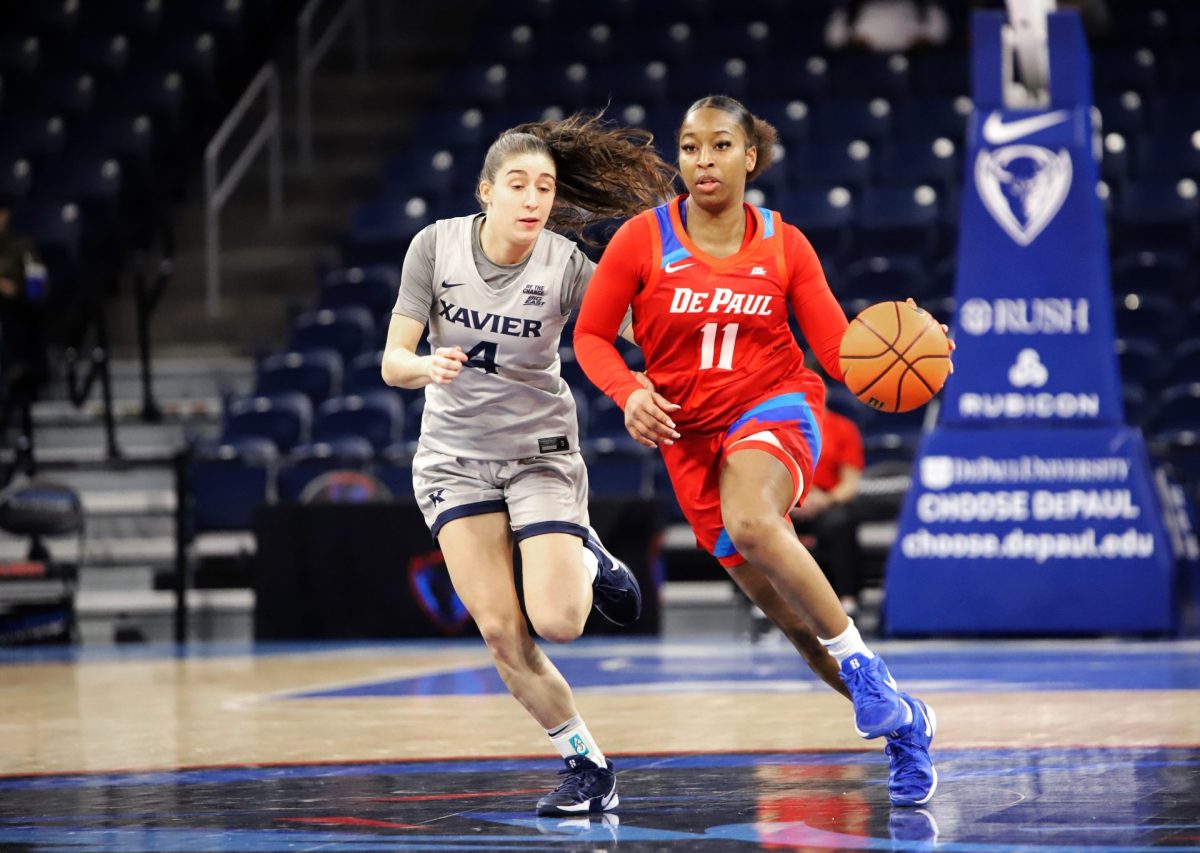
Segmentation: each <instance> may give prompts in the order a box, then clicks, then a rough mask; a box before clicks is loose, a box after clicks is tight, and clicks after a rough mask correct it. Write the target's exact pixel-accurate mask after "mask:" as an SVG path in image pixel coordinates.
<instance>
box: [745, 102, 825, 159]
mask: <svg viewBox="0 0 1200 853" xmlns="http://www.w3.org/2000/svg"><path fill="white" fill-rule="evenodd" d="M757 113H758V115H759V116H761V117H762V118H763V120H764V121H767V122H769V123H770V124H771V125H772V126H773V127H774V128H775V130H777V131H778V132H779V139H780V141H781V142H783V144H784V145H788V146H792V147H796V146H798V145H800V144H801V143H804V142H807V141H808V138H809V135H810V133H811V132H812V110H811V109H809V106H808V104H807V103H806V102H804V101H801V100H791V101H766V102H764V103H763V104H761V105H760V106H759V107H758V109H757ZM797 150H799V149H797Z"/></svg>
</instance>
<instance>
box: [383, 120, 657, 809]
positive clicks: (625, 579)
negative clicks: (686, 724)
mask: <svg viewBox="0 0 1200 853" xmlns="http://www.w3.org/2000/svg"><path fill="white" fill-rule="evenodd" d="M673 178H674V170H673V169H672V168H671V167H670V166H668V165H667V164H665V163H664V162H663V161H662V160H661V159H660V158H659V157H658V155H657V154H656V153H655V152H654V149H653V147H652V146H651V144H650V139H649V137H648V135H646V134H644V133H642V132H640V131H631V130H626V129H622V128H614V127H610V126H607V125H605V124H603V123H601V122H600V121H599V120H598V119H597V118H588V117H582V116H572V117H571V118H568V119H565V120H563V121H560V122H539V123H536V124H531V125H524V126H522V127H520V128H517V129H515V130H513V131H508V132H506V133H504V134H502V135H501V136H500V137H499V138H498V139H497V140H496V142H495V143H493V144H492V146H491V148H490V149H489V150H488V153H487V156H486V157H485V159H484V163H483V169H482V171H481V174H480V177H479V183H478V189H477V191H476V197H477V198H478V200H479V202H480V205H481V207H482V209H483V213H482V214H481V215H475V216H465V217H461V218H457V219H447V220H441V221H439V222H436V223H435V224H433V225H430V226H429V227H427V228H426V229H425V230H423V231H422V232H421V233H420V234H418V235H417V237H416V238H414V240H413V242H412V244H411V245H410V247H409V250H408V254H407V256H406V257H405V260H404V268H403V272H402V275H401V285H400V293H399V296H398V297H397V300H396V306H395V308H394V310H393V314H392V320H391V326H390V328H389V329H388V341H387V347H386V350H385V353H384V359H383V378H384V381H385V382H387V383H388V384H389V385H394V386H399V387H404V388H420V387H424V388H425V389H426V390H425V411H424V415H423V417H422V421H421V436H420V440H419V442H418V449H417V453H416V457H415V458H414V460H413V486H414V491H415V493H416V497H417V501H418V503H419V505H420V507H421V510H422V512H423V513H424V515H425V520H426V522H427V523H428V524H429V528H430V531H431V532H432V533H433V535H434V537H435V538H436V539H437V540H438V543H439V545H440V547H441V550H442V554H443V556H444V557H445V560H446V566H447V568H448V569H449V572H450V577H451V580H452V581H453V583H454V588H455V590H456V591H457V592H458V595H459V597H460V598H461V599H462V601H463V604H464V605H466V607H467V609H468V610H469V611H470V613H471V615H472V616H473V617H474V619H475V623H476V625H477V626H478V627H479V630H480V632H481V633H482V635H483V639H484V641H485V642H486V643H487V645H488V648H489V650H490V651H491V653H492V657H493V659H494V660H495V663H496V668H497V670H498V671H499V673H500V676H501V678H503V679H504V683H505V684H506V685H507V686H508V688H509V691H510V692H511V693H512V695H513V696H514V697H515V698H516V699H517V701H518V702H520V703H521V704H522V705H523V706H524V707H525V709H526V710H527V711H529V713H530V714H531V715H532V716H533V717H534V719H536V720H537V721H538V722H539V723H540V724H541V725H542V727H543V728H544V729H545V730H546V733H547V735H549V737H550V740H551V741H552V743H553V744H554V745H555V747H556V748H557V749H558V751H559V753H560V755H562V757H563V759H564V761H565V762H566V770H565V771H563V773H564V775H565V777H566V778H565V779H564V781H563V782H562V784H561V785H560V786H559V787H558V788H557V789H556V790H554V791H553V792H551V793H549V794H547V795H546V796H545V797H543V798H542V799H541V800H540V801H539V802H538V805H537V811H538V814H541V815H556V814H566V815H579V814H587V813H593V812H604V811H609V810H611V809H614V808H616V806H617V803H618V797H617V787H616V776H615V774H614V772H613V766H612V762H611V761H609V760H608V759H606V758H605V756H604V753H603V752H602V751H601V750H600V747H599V746H598V745H597V743H596V741H595V739H594V738H593V737H592V734H591V732H590V731H589V730H588V727H587V726H586V725H585V724H584V722H583V720H582V719H581V718H580V716H579V712H578V710H577V708H576V706H575V700H574V697H573V696H572V694H571V689H570V687H569V686H568V685H567V683H566V681H565V680H564V679H563V677H562V675H561V674H560V673H559V671H558V670H557V669H556V668H555V667H554V664H553V663H552V662H551V661H550V659H549V658H548V657H547V656H546V655H545V653H543V652H542V650H541V649H540V648H539V647H538V646H537V645H536V644H535V643H534V642H533V640H532V638H531V637H530V635H529V632H528V630H527V628H526V621H525V616H524V615H523V614H522V612H521V607H520V604H519V603H518V598H517V590H516V586H515V583H514V579H513V566H512V543H513V541H515V542H516V543H517V545H518V547H519V548H520V549H521V564H522V569H523V592H524V598H525V609H526V611H527V613H528V616H529V621H530V622H531V623H532V625H533V627H534V630H535V631H536V632H537V633H538V634H539V635H541V637H543V638H544V639H546V640H549V641H551V642H568V641H570V640H573V639H575V638H576V637H578V636H579V635H580V633H581V632H582V631H583V626H584V623H585V622H586V620H587V616H588V613H589V611H590V610H591V608H592V606H593V605H594V606H595V607H596V609H597V610H599V611H600V613H601V614H602V615H603V616H605V617H606V618H607V619H609V620H610V621H613V622H615V623H617V624H628V623H630V622H632V621H634V620H635V619H636V618H637V617H638V615H639V613H640V611H641V591H640V590H639V589H638V585H637V581H636V580H635V579H634V577H633V575H632V573H631V572H630V571H629V570H628V569H627V568H626V567H625V566H624V565H623V564H621V563H620V562H619V561H617V560H616V559H615V558H613V557H612V555H611V554H609V553H608V552H607V551H606V550H605V549H604V547H603V545H602V544H601V543H600V541H599V539H598V538H597V537H596V535H595V532H594V531H593V530H592V529H591V528H590V526H589V524H588V522H589V519H588V509H587V497H588V486H587V469H586V468H585V467H584V463H583V459H582V456H581V454H580V452H579V436H578V426H577V421H576V416H575V403H574V399H573V398H572V396H571V392H570V390H569V389H568V388H567V385H566V383H565V382H564V381H563V380H562V378H561V376H560V374H559V367H560V365H559V358H558V346H559V338H560V337H561V334H562V330H563V327H564V325H565V324H566V322H567V318H568V317H569V316H570V313H571V311H573V310H574V309H575V308H576V307H577V306H578V305H579V303H580V301H581V300H582V295H583V290H584V288H585V286H586V285H587V281H588V279H589V278H590V277H591V273H592V269H593V267H594V265H593V264H592V262H591V261H589V260H588V259H587V257H586V256H584V254H583V253H582V252H581V251H580V250H579V249H578V248H577V247H576V246H575V245H574V243H572V242H571V241H570V240H568V239H567V238H566V237H563V236H560V235H559V234H557V233H554V232H553V231H550V230H547V226H548V225H549V226H550V227H553V228H556V229H559V230H564V231H567V232H569V233H570V232H573V233H581V231H582V228H583V226H585V225H586V224H587V223H588V222H589V221H593V220H603V219H609V218H613V217H618V216H620V217H628V216H632V215H634V214H636V213H637V212H639V211H640V210H642V209H644V208H645V207H648V206H653V205H655V204H658V203H660V200H661V199H664V198H667V197H670V196H671V195H672V194H673V190H672V188H671V182H672V180H673ZM426 325H428V327H429V344H430V354H429V355H418V354H417V352H416V347H417V344H418V342H419V341H420V339H421V335H422V333H423V332H424V330H425V327H426Z"/></svg>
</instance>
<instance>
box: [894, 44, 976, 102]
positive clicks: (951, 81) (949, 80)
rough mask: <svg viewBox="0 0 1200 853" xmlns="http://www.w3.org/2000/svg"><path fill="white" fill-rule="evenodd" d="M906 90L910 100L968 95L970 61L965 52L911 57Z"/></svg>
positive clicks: (934, 52)
mask: <svg viewBox="0 0 1200 853" xmlns="http://www.w3.org/2000/svg"><path fill="white" fill-rule="evenodd" d="M911 62H912V67H911V69H910V70H909V87H910V89H911V91H912V95H913V97H914V98H929V97H934V98H942V97H950V98H954V97H958V96H960V95H970V94H971V72H970V68H971V60H970V56H969V55H968V54H967V53H966V52H965V51H961V52H960V51H933V52H929V53H914V54H913V56H912V60H911Z"/></svg>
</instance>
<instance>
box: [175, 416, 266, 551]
mask: <svg viewBox="0 0 1200 853" xmlns="http://www.w3.org/2000/svg"><path fill="white" fill-rule="evenodd" d="M278 458H279V452H278V450H277V449H276V447H275V445H274V444H273V443H272V442H271V441H269V440H267V439H263V438H251V437H247V438H242V439H238V440H232V441H227V442H222V443H220V444H218V445H216V446H214V447H207V448H198V449H196V451H195V452H194V455H193V458H192V459H191V460H190V461H189V463H188V465H187V472H186V477H187V483H188V487H189V491H190V494H191V503H190V506H189V510H190V516H191V529H192V532H193V533H205V532H210V531H227V530H250V529H251V528H252V527H253V526H254V511H255V510H256V509H258V507H259V506H261V505H262V504H264V503H267V502H268V501H269V499H270V495H271V484H272V481H273V478H274V472H275V466H276V464H277V462H278Z"/></svg>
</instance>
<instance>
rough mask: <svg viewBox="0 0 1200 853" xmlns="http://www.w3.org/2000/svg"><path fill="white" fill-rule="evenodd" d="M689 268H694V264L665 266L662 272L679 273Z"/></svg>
mask: <svg viewBox="0 0 1200 853" xmlns="http://www.w3.org/2000/svg"><path fill="white" fill-rule="evenodd" d="M691 266H695V264H667V265H666V266H665V267H663V272H667V273H671V272H679V271H680V270H685V269H687V268H688V267H691Z"/></svg>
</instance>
